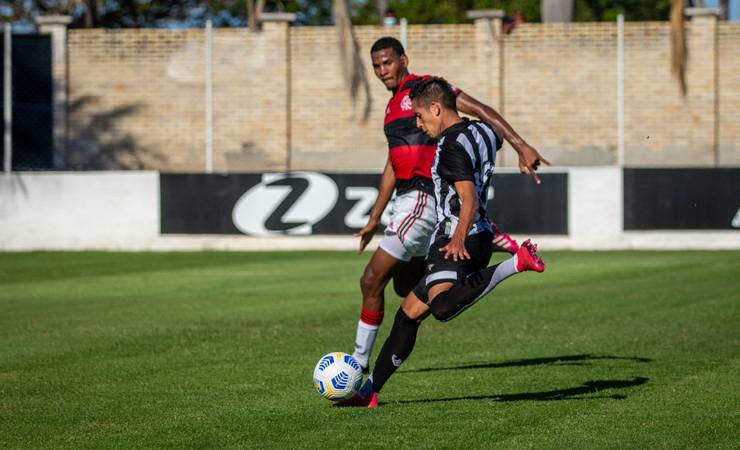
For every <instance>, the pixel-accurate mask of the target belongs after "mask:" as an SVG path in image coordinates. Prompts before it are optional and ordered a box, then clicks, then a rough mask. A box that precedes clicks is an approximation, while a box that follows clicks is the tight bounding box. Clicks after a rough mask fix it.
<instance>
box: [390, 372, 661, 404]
mask: <svg viewBox="0 0 740 450" xmlns="http://www.w3.org/2000/svg"><path fill="white" fill-rule="evenodd" d="M648 381H649V378H646V377H635V378H633V379H631V380H594V381H586V382H584V383H583V384H581V385H580V386H576V387H571V388H566V389H556V390H552V391H541V392H523V393H520V394H498V395H470V396H465V397H446V398H433V399H422V400H401V401H398V402H394V403H401V404H403V403H433V402H451V401H457V400H493V401H497V402H520V401H553V400H593V399H598V398H610V399H613V400H623V399H625V398H627V396H625V395H623V394H618V393H615V394H611V395H597V396H594V395H590V394H594V393H597V392H601V391H605V390H609V389H625V388H632V387H635V386H640V385H642V384H645V383H647V382H648Z"/></svg>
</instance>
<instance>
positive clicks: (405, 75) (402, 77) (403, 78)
mask: <svg viewBox="0 0 740 450" xmlns="http://www.w3.org/2000/svg"><path fill="white" fill-rule="evenodd" d="M409 75H411V72H409V70H408V69H403V70H402V71H401V73H400V75H399V77H398V87H396V89H394V92H398V91H399V90H401V87H402V86H403V83H404V81H406V78H408V77H409Z"/></svg>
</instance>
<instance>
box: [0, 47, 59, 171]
mask: <svg viewBox="0 0 740 450" xmlns="http://www.w3.org/2000/svg"><path fill="white" fill-rule="evenodd" d="M3 39H4V37H3V36H0V61H2V60H3V58H4V56H5V55H4V51H5V45H4V43H3ZM11 42H12V60H13V70H12V80H13V93H12V102H13V130H12V135H13V161H12V166H13V170H37V169H51V168H53V167H54V160H53V153H54V141H53V135H52V121H53V117H52V77H51V56H52V55H51V37H50V36H48V35H22V34H21V35H13V37H12V41H11ZM3 83H4V78H3V77H0V101H4V99H3V98H2V97H3V95H5V94H4V92H5V89H4V85H3ZM4 128H5V124H4V122H3V121H0V134H2V133H3V132H4V131H5V129H4ZM2 150H3V152H4V151H5V149H4V148H3V149H2ZM2 161H4V159H2V158H0V165H2Z"/></svg>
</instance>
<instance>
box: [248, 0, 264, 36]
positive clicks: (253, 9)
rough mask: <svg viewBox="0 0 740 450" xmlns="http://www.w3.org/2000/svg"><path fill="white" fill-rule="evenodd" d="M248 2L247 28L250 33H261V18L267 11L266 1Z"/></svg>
mask: <svg viewBox="0 0 740 450" xmlns="http://www.w3.org/2000/svg"><path fill="white" fill-rule="evenodd" d="M246 1H247V27H248V28H249V31H251V32H253V33H256V32H257V31H260V29H261V26H260V25H261V24H260V16H261V15H262V10H264V9H265V0H246Z"/></svg>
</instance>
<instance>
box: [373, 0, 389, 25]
mask: <svg viewBox="0 0 740 450" xmlns="http://www.w3.org/2000/svg"><path fill="white" fill-rule="evenodd" d="M375 6H376V7H377V8H378V20H379V21H380V24H381V25H383V18H384V17H385V13H387V12H388V2H387V1H386V0H375Z"/></svg>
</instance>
